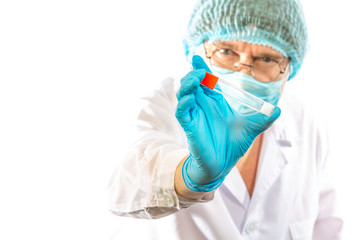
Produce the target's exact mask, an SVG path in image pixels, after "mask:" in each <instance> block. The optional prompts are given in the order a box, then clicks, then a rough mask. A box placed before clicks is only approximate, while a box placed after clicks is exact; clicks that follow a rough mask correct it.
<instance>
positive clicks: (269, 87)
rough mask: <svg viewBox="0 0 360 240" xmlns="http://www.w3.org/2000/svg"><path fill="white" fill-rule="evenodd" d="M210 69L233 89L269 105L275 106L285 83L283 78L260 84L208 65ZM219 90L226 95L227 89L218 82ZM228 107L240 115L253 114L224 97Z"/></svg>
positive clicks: (251, 79) (236, 73)
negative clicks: (244, 92)
mask: <svg viewBox="0 0 360 240" xmlns="http://www.w3.org/2000/svg"><path fill="white" fill-rule="evenodd" d="M210 69H211V71H212V72H213V74H214V75H216V76H218V77H219V78H222V79H224V80H226V81H228V82H230V83H231V84H232V85H234V86H235V87H238V88H240V89H243V90H244V91H246V92H248V93H251V94H252V95H255V96H256V97H258V98H260V99H262V100H264V101H265V102H268V103H271V104H272V105H274V106H276V105H277V104H278V102H279V99H280V93H281V87H282V85H283V83H284V81H285V78H283V79H281V80H279V81H276V82H260V81H258V80H256V79H255V78H253V77H251V76H249V75H247V74H244V73H241V72H233V71H230V70H227V69H224V68H220V67H216V66H212V65H210ZM218 86H219V88H220V89H221V90H222V92H224V93H227V91H231V90H229V88H228V87H226V86H224V85H223V83H221V82H220V81H219V82H218ZM230 94H231V93H230ZM224 97H225V99H226V101H227V102H228V103H229V105H230V106H231V107H232V108H233V109H235V110H236V111H237V112H238V113H240V114H253V113H256V111H255V110H253V109H251V108H249V107H247V106H245V105H242V104H240V103H239V102H237V101H235V100H233V99H231V98H228V97H226V96H224Z"/></svg>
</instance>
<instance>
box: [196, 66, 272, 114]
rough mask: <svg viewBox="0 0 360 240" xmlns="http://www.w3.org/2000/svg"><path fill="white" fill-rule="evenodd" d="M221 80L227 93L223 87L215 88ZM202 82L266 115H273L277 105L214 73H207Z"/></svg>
mask: <svg viewBox="0 0 360 240" xmlns="http://www.w3.org/2000/svg"><path fill="white" fill-rule="evenodd" d="M218 81H220V82H221V83H222V89H223V90H226V93H224V92H222V91H221V89H220V90H218V89H216V88H215V86H216V84H217V82H218ZM201 84H203V85H205V86H207V87H208V88H210V89H212V90H214V91H216V92H218V93H220V94H223V95H224V96H227V97H229V98H231V99H233V100H235V101H237V102H239V103H240V104H243V105H245V106H247V107H249V108H251V109H254V110H255V111H258V112H260V113H262V114H265V115H266V116H271V114H272V113H273V111H274V108H275V106H274V105H272V104H270V103H268V102H265V101H264V100H262V99H260V98H258V97H256V96H254V95H252V94H251V93H248V92H246V91H244V90H243V89H241V88H238V87H236V86H234V85H232V84H231V83H230V82H229V81H226V80H224V79H221V78H219V77H217V76H215V75H213V74H210V73H206V76H205V78H204V79H203V80H202V81H201ZM225 88H226V89H225Z"/></svg>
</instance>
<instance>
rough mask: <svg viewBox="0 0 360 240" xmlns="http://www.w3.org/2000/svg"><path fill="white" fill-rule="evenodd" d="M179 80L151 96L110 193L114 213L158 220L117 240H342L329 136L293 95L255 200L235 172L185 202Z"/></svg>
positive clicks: (130, 228) (269, 137) (270, 140)
mask: <svg viewBox="0 0 360 240" xmlns="http://www.w3.org/2000/svg"><path fill="white" fill-rule="evenodd" d="M177 82H178V81H175V83H174V80H173V79H172V78H169V79H166V80H165V81H163V83H162V85H161V87H160V88H159V89H158V90H156V91H155V92H154V93H153V94H152V95H151V96H149V97H147V98H145V99H144V104H145V105H144V107H143V108H142V110H141V112H140V114H139V117H138V120H137V123H136V127H137V130H136V133H137V134H136V138H137V141H136V143H135V144H134V145H133V146H132V148H130V150H129V152H128V153H127V155H126V157H125V158H124V160H123V161H122V162H121V164H120V166H119V168H118V169H117V170H116V171H115V173H114V175H113V176H112V178H111V181H110V184H109V188H108V189H109V207H110V210H111V211H112V212H113V213H115V214H117V215H121V216H132V217H136V218H159V219H153V220H131V219H129V220H128V221H126V220H124V219H128V218H123V219H122V221H121V225H122V227H121V226H120V227H121V229H120V230H119V232H118V234H117V236H115V237H114V238H113V239H166V240H168V239H185V240H189V239H190V240H191V239H196V240H200V239H221V240H227V239H229V240H232V239H249V240H267V239H270V240H272V239H274V240H283V239H298V240H300V239H319V240H330V239H340V233H341V230H342V225H343V222H342V219H341V218H340V217H339V216H338V213H337V210H336V203H335V201H336V194H335V190H334V189H333V188H332V187H331V185H329V182H328V179H327V178H326V175H325V172H324V167H325V163H326V162H327V159H328V157H329V154H328V153H329V146H328V141H327V136H326V132H325V131H324V129H323V127H322V126H321V124H320V123H318V122H316V120H315V119H314V118H313V115H312V114H309V113H307V112H306V111H304V110H303V109H302V107H301V105H300V104H299V102H298V101H297V100H295V99H293V98H292V97H291V96H288V95H287V94H286V91H285V93H284V96H283V97H282V99H281V101H280V104H279V105H280V108H281V109H282V113H281V116H280V118H279V119H278V120H277V121H276V122H275V124H274V125H273V126H272V127H270V128H269V129H268V130H267V131H266V132H265V134H264V138H263V144H262V147H261V154H260V159H259V165H258V170H257V177H256V184H255V189H254V192H253V195H252V198H251V199H250V197H249V194H248V192H247V189H246V186H245V184H244V182H243V180H242V178H241V175H240V174H239V172H238V171H237V169H236V168H234V169H233V170H232V171H231V173H230V174H229V175H228V176H227V178H226V180H225V181H224V183H223V184H222V185H221V186H220V188H219V189H218V190H217V191H216V192H215V194H214V195H208V196H206V197H205V198H204V199H199V200H198V201H196V202H190V201H188V200H186V199H182V198H179V196H177V194H176V192H175V190H174V172H175V168H176V166H177V164H178V163H179V162H180V161H181V160H182V159H183V158H184V157H185V156H186V155H187V154H188V150H187V142H186V137H185V134H184V132H183V130H182V128H181V127H180V125H179V124H178V122H177V120H176V118H175V116H174V114H175V108H176V104H177V99H176V95H175V94H176V91H177V88H178V86H177ZM160 217H162V218H160ZM126 222H130V223H131V224H132V225H126ZM124 224H125V225H124ZM134 229H138V230H135V231H134ZM126 232H128V234H126ZM129 234H130V235H129ZM125 236H126V237H125Z"/></svg>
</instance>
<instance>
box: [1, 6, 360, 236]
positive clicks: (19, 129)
mask: <svg viewBox="0 0 360 240" xmlns="http://www.w3.org/2000/svg"><path fill="white" fill-rule="evenodd" d="M192 4H193V0H186V1H185V0H182V1H169V0H153V1H145V0H140V1H127V2H126V3H124V2H122V1H94V0H88V1H80V0H71V1H70V0H63V1H39V0H37V1H17V0H12V1H10V0H8V1H1V2H0V223H1V225H0V239H109V237H110V236H112V235H113V233H114V232H116V230H117V229H118V227H119V225H120V222H121V220H119V219H120V218H119V217H116V216H113V215H111V214H110V213H109V212H108V211H107V206H106V185H107V183H108V180H109V178H110V176H111V173H112V171H113V169H114V168H115V166H116V164H117V163H118V162H119V161H120V159H121V156H122V150H123V149H124V146H126V144H127V138H128V136H129V133H128V131H127V129H128V126H129V124H130V123H131V119H133V118H134V115H135V110H136V109H134V107H133V106H132V102H134V101H135V100H136V99H138V98H139V97H140V96H144V95H146V94H148V93H149V92H150V89H151V88H153V87H154V85H156V84H157V83H158V82H159V81H160V80H162V79H163V78H164V77H166V76H167V75H169V74H171V73H173V72H177V71H179V70H180V68H182V67H181V66H182V65H183V62H184V57H183V52H182V43H181V40H182V36H183V33H184V30H185V27H186V23H187V21H188V17H189V14H190V11H191V8H192ZM303 4H304V9H305V13H306V18H307V22H308V26H309V37H310V41H311V42H310V43H311V45H310V50H309V54H308V56H307V59H306V61H305V64H304V67H303V69H302V71H301V72H300V74H299V76H298V77H297V78H296V79H294V80H292V81H291V82H289V84H288V85H289V89H292V90H295V91H296V92H297V94H299V95H301V96H303V97H304V99H305V100H306V101H308V102H309V103H311V104H312V105H313V106H314V108H315V109H318V112H319V113H320V114H321V115H322V116H324V118H325V119H326V124H328V126H329V127H330V130H331V136H332V142H333V149H332V150H333V153H334V162H333V163H332V165H331V170H332V171H331V174H332V178H333V180H334V182H335V183H336V185H337V186H338V189H339V195H340V200H341V207H342V210H343V214H344V217H345V220H346V237H345V238H344V239H356V238H358V237H359V236H360V235H359V234H358V230H357V222H358V216H359V214H360V208H359V203H360V197H359V195H360V194H359V191H360V190H359V186H358V185H359V183H360V173H359V168H360V163H359V162H360V156H359V146H358V145H359V140H358V135H359V133H360V131H359V125H360V121H359V120H360V117H359V103H358V99H359V95H360V94H359V86H360V85H359V83H360V79H359V75H358V68H359V67H358V62H359V55H360V51H359V42H360V37H359V34H357V32H358V31H359V30H358V26H357V23H359V22H360V17H359V14H358V6H355V4H356V1H353V0H342V1H329V0H328V1H325V0H317V1H313V0H304V1H303Z"/></svg>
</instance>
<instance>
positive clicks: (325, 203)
mask: <svg viewBox="0 0 360 240" xmlns="http://www.w3.org/2000/svg"><path fill="white" fill-rule="evenodd" d="M324 129H325V128H323V133H322V134H319V135H322V136H324V135H325V136H326V137H322V138H320V137H318V145H319V146H322V148H323V149H322V150H323V151H318V152H324V153H325V154H324V155H323V156H318V159H323V161H320V165H319V166H318V167H319V212H318V216H317V219H316V222H315V226H314V232H313V240H322V239H329V240H335V239H336V240H338V239H341V235H342V229H343V220H342V218H341V213H340V211H339V206H338V201H337V192H336V189H335V188H334V185H333V184H332V182H331V179H330V177H329V164H332V162H330V161H332V160H331V154H329V153H330V151H329V150H330V147H329V143H328V137H327V133H326V132H325V130H324Z"/></svg>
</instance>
